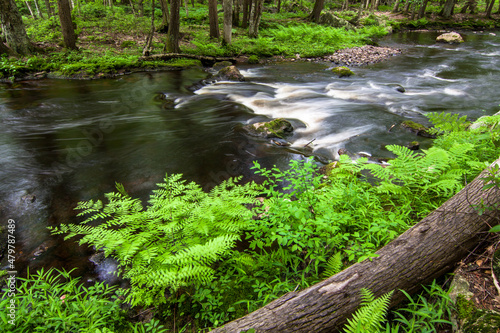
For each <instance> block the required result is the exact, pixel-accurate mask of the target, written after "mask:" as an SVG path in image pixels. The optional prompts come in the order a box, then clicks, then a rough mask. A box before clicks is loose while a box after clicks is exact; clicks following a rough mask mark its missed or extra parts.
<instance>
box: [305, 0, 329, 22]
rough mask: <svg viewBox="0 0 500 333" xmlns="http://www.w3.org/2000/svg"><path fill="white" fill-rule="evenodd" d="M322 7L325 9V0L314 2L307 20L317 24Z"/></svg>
mask: <svg viewBox="0 0 500 333" xmlns="http://www.w3.org/2000/svg"><path fill="white" fill-rule="evenodd" d="M324 7H325V0H316V1H315V2H314V7H313V10H312V12H311V14H309V16H308V19H309V20H310V21H311V22H315V23H318V22H319V17H320V16H321V11H322V10H323V8H324Z"/></svg>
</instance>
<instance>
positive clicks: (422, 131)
mask: <svg viewBox="0 0 500 333" xmlns="http://www.w3.org/2000/svg"><path fill="white" fill-rule="evenodd" d="M401 126H402V127H403V128H406V129H407V130H409V131H410V132H413V133H415V134H417V135H418V136H423V137H425V138H436V136H435V135H434V134H432V133H431V132H430V129H429V128H428V127H425V126H424V125H422V124H419V123H416V122H414V121H411V120H405V121H403V123H402V124H401Z"/></svg>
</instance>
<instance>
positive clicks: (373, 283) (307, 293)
mask: <svg viewBox="0 0 500 333" xmlns="http://www.w3.org/2000/svg"><path fill="white" fill-rule="evenodd" d="M495 164H500V158H499V159H498V160H497V161H495ZM486 175H487V172H486V171H483V172H482V173H481V175H479V176H478V177H477V178H476V179H475V180H474V181H473V182H472V183H470V184H469V185H467V186H466V187H465V188H464V189H462V191H460V192H459V193H458V194H457V195H455V196H454V197H453V198H451V199H449V200H448V201H446V202H445V203H444V204H443V205H442V206H441V207H439V208H438V209H436V210H435V211H434V212H432V213H431V214H429V215H428V216H427V217H426V218H425V219H423V220H422V221H420V222H419V223H418V224H416V225H415V226H414V227H412V228H411V229H409V230H407V231H406V232H405V233H404V234H402V235H401V236H399V237H398V238H397V239H395V240H393V241H392V242H390V243H389V244H387V245H386V246H385V247H383V248H382V249H380V250H379V251H377V254H378V255H379V257H377V258H374V259H373V260H372V261H370V260H365V261H363V262H361V263H357V264H354V265H352V266H350V267H349V268H347V269H345V270H344V271H342V272H340V273H338V274H336V275H334V276H332V277H330V278H328V279H327V280H324V281H322V282H320V283H318V284H315V285H313V286H311V287H309V288H307V289H305V290H303V291H300V292H290V293H288V294H286V295H284V296H282V297H281V298H279V299H277V300H275V301H273V302H271V303H269V304H268V305H266V306H264V307H263V308H261V309H259V310H256V311H254V312H252V313H250V314H248V315H246V316H245V317H242V318H240V319H237V320H235V321H232V322H230V323H227V324H225V325H224V326H223V327H220V328H217V329H215V330H213V331H212V332H213V333H220V332H241V331H244V330H248V329H250V328H253V329H255V331H256V332H259V333H262V332H281V333H288V332H290V333H291V332H294V333H306V332H316V333H327V332H328V333H331V332H337V331H339V330H340V329H341V327H342V325H343V324H344V323H345V322H346V320H347V318H349V317H350V316H351V314H352V313H353V312H355V310H356V309H357V307H358V306H359V304H360V289H361V288H367V289H369V290H371V291H372V292H373V293H374V295H375V296H376V297H379V296H381V295H383V294H385V293H387V292H389V291H391V290H394V291H395V293H394V295H393V297H392V299H391V305H392V306H394V305H396V304H397V303H399V302H400V301H402V300H403V299H404V298H405V296H404V295H403V293H401V292H400V291H399V290H400V289H401V290H405V291H407V292H409V293H410V294H411V293H414V292H416V291H418V290H419V289H420V288H421V285H425V284H429V283H430V282H431V281H432V280H434V279H436V278H438V277H440V276H442V275H443V274H445V273H447V272H449V271H450V270H452V269H453V268H454V266H455V264H456V263H457V262H459V261H460V260H461V259H463V257H464V256H466V255H467V254H469V253H470V251H471V250H472V249H473V248H474V247H475V246H476V245H477V244H478V242H479V241H480V239H481V233H484V232H485V231H487V230H488V229H489V228H491V226H493V225H496V224H498V222H499V219H500V210H495V211H492V213H491V214H492V215H489V216H488V215H482V216H480V215H479V214H478V213H477V211H476V210H474V208H473V207H472V205H478V204H480V203H481V199H482V200H484V203H485V204H486V205H488V206H492V205H493V204H498V203H500V189H498V188H496V187H493V188H490V189H488V190H486V191H483V190H482V187H483V185H484V184H483V181H482V180H481V179H480V178H481V177H485V176H486Z"/></svg>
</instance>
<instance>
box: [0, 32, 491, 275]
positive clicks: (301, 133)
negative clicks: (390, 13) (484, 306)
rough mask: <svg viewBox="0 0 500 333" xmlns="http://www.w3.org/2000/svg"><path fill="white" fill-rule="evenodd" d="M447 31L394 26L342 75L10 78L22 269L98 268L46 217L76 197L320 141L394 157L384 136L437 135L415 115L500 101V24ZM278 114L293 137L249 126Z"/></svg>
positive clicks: (3, 148)
mask: <svg viewBox="0 0 500 333" xmlns="http://www.w3.org/2000/svg"><path fill="white" fill-rule="evenodd" d="M437 35H438V34H437V33H434V32H427V33H417V32H409V33H401V34H394V35H392V36H390V37H388V38H386V39H384V40H383V41H382V42H381V45H383V46H392V47H399V48H401V49H403V54H402V55H400V56H396V57H393V58H392V59H390V60H388V61H385V62H382V63H378V64H373V65H369V66H364V67H355V68H353V70H354V72H355V73H356V75H354V76H352V77H348V78H338V77H336V76H335V75H334V74H333V73H332V72H331V68H332V67H334V65H333V64H329V63H313V62H287V63H275V64H267V65H260V66H259V65H253V66H239V68H240V70H241V72H242V74H244V75H245V77H247V78H248V81H247V82H238V83H234V82H218V83H216V84H211V85H208V86H204V87H203V88H201V89H198V90H196V91H193V89H191V88H190V87H191V86H192V85H193V84H195V83H197V82H199V81H200V80H201V79H204V78H205V77H206V72H204V71H203V70H201V69H188V70H182V71H170V72H158V73H136V74H131V75H123V76H121V77H118V78H115V79H101V80H93V81H78V80H55V79H44V80H36V81H23V82H17V83H15V84H2V85H0V87H1V88H0V121H1V131H0V152H1V155H0V218H1V223H2V225H6V224H7V221H8V219H12V220H14V221H15V225H16V251H17V254H18V256H17V258H16V269H19V270H20V271H25V269H26V267H27V266H28V265H29V266H30V268H31V270H33V269H37V268H40V267H46V266H55V267H64V268H67V269H70V268H73V267H78V270H77V271H76V272H75V274H78V275H82V276H84V277H88V278H92V277H93V276H94V275H95V274H94V270H95V267H94V265H93V264H92V263H90V262H89V261H88V260H87V258H88V255H89V254H90V253H92V251H91V249H88V248H85V247H79V246H77V245H75V244H74V243H73V242H70V241H63V240H62V238H60V237H57V238H56V237H52V236H50V234H49V232H48V231H47V229H46V227H47V226H53V225H58V224H60V223H66V222H75V221H77V219H76V217H75V212H74V210H73V208H74V206H75V205H76V203H77V202H78V201H81V200H88V199H97V198H102V197H103V193H105V192H109V191H112V190H113V188H114V184H115V182H119V183H123V184H124V186H125V188H126V189H127V191H128V192H129V193H130V194H132V195H134V196H139V197H142V198H145V197H147V195H148V193H149V192H150V190H151V189H153V188H154V187H155V184H156V183H157V182H159V181H161V180H162V178H163V177H164V176H165V173H183V174H184V175H185V178H186V179H188V180H190V181H191V180H192V181H196V182H198V183H200V184H201V185H202V186H203V187H204V188H205V189H207V190H208V189H210V188H211V187H213V186H214V185H215V184H217V183H219V182H220V181H222V180H223V179H226V178H228V177H230V176H237V175H243V176H244V178H245V179H252V177H253V173H252V171H251V170H250V167H251V166H252V161H255V160H257V161H259V163H261V164H262V165H264V166H267V167H271V166H273V165H277V166H279V167H285V166H286V165H287V164H288V162H289V161H290V159H301V158H304V157H303V156H302V155H300V154H297V153H296V149H300V148H301V147H303V146H304V145H306V144H308V143H310V142H311V141H312V143H311V144H310V146H311V147H313V148H314V154H315V155H316V156H317V157H318V161H323V162H324V161H327V160H334V159H336V158H338V154H337V151H338V149H340V148H344V149H347V151H349V152H350V153H352V154H353V156H357V154H359V153H360V152H366V153H369V154H371V155H373V156H377V157H390V156H391V155H390V153H389V152H388V151H387V150H386V149H385V148H384V147H385V145H388V144H400V145H406V144H408V143H409V142H411V141H414V140H418V141H420V142H421V146H422V147H423V148H425V147H429V145H430V144H431V141H430V139H423V138H420V137H418V138H417V137H415V135H414V134H412V133H409V132H407V131H406V130H404V129H402V128H401V127H400V126H399V125H400V124H401V122H402V121H404V120H414V121H417V122H422V123H427V121H426V118H425V116H424V115H425V114H426V113H427V112H442V111H444V112H453V113H459V114H461V115H467V116H468V117H469V119H471V120H474V119H476V118H478V117H480V116H482V115H491V114H494V113H495V112H497V111H498V110H499V109H500V108H499V98H498V91H499V88H498V87H500V34H498V35H494V34H492V33H473V32H467V33H465V34H464V37H465V40H466V42H465V43H463V44H461V45H445V44H436V43H435V42H434V40H435V37H436V36H437ZM400 86H402V87H404V89H405V92H400V91H398V89H396V88H397V87H400ZM278 117H283V118H287V119H289V120H291V121H292V123H293V124H294V126H295V127H296V130H295V132H294V134H293V136H292V137H290V138H289V139H288V140H289V141H290V143H291V147H288V148H287V147H281V146H276V145H274V144H272V143H271V142H268V141H266V140H257V139H254V138H250V137H247V136H246V135H245V134H244V133H243V132H242V131H241V126H242V125H245V124H248V123H252V122H256V121H262V120H267V119H269V118H278ZM392 125H396V126H394V127H393V128H392V129H391V127H392ZM389 129H391V130H390V131H389ZM1 264H2V267H4V268H5V267H7V258H6V256H4V257H3V258H2V262H1ZM112 266H113V265H111V264H110V267H107V268H106V267H105V269H104V270H106V269H108V268H109V270H111V269H112V268H113V267H112ZM101 273H102V272H101ZM105 273H106V272H104V273H102V274H105ZM102 274H101V277H103V276H102Z"/></svg>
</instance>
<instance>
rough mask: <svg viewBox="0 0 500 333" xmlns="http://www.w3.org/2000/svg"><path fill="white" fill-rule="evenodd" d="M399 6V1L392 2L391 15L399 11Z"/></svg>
mask: <svg viewBox="0 0 500 333" xmlns="http://www.w3.org/2000/svg"><path fill="white" fill-rule="evenodd" d="M400 4H401V0H396V1H395V2H394V7H393V8H392V12H393V13H397V12H398V11H399V5H400Z"/></svg>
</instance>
